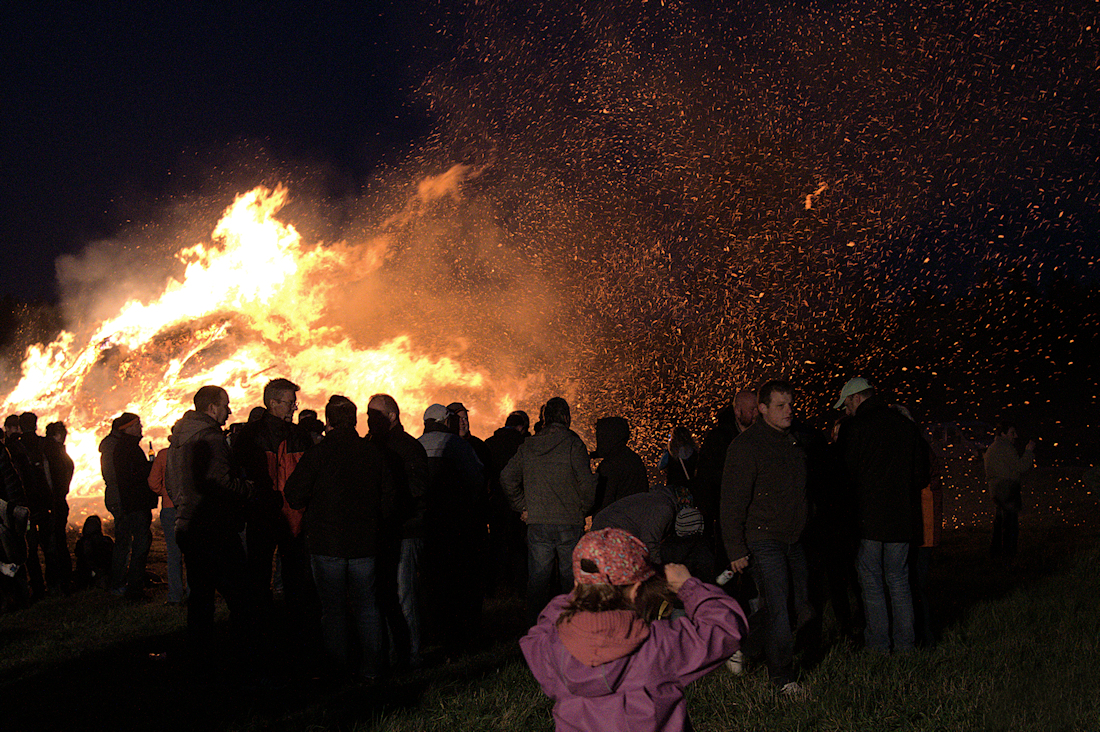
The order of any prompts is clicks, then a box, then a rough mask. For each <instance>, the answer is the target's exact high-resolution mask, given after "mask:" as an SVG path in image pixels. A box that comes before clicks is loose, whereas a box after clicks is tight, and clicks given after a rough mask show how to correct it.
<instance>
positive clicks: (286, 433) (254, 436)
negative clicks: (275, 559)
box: [232, 411, 313, 536]
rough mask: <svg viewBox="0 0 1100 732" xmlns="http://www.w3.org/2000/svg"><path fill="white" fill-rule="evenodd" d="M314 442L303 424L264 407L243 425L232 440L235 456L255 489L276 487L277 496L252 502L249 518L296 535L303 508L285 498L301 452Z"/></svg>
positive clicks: (260, 490) (261, 491)
mask: <svg viewBox="0 0 1100 732" xmlns="http://www.w3.org/2000/svg"><path fill="white" fill-rule="evenodd" d="M312 446H313V440H312V439H311V438H310V437H309V435H308V434H307V431H306V430H305V428H303V427H302V426H301V425H295V424H293V423H291V422H287V421H286V420H284V419H279V418H278V417H276V416H275V415H273V414H271V412H268V411H265V412H264V414H263V417H261V418H260V419H258V420H256V421H255V422H248V423H246V424H245V425H244V426H243V427H241V429H240V432H238V433H237V436H236V437H235V438H234V440H233V448H232V454H233V459H234V460H235V461H236V463H237V464H238V465H240V466H241V468H242V469H243V470H244V475H245V477H246V478H248V479H249V480H250V481H252V483H253V484H254V485H255V486H256V490H257V491H259V492H260V493H261V495H262V494H263V492H264V491H274V492H276V493H278V494H280V495H278V496H264V497H263V500H261V501H258V502H257V503H255V504H253V506H252V508H251V510H250V514H249V518H248V520H249V521H250V522H251V521H262V522H265V523H266V524H268V525H270V526H271V527H274V528H276V529H282V530H284V531H285V530H286V529H288V528H289V530H290V532H291V534H293V535H294V536H297V535H298V534H299V533H301V529H302V512H301V511H296V510H294V509H293V508H291V507H290V505H289V504H288V503H287V502H286V501H285V500H283V496H282V492H283V488H284V487H285V486H286V481H287V478H289V477H290V474H291V473H293V472H294V467H295V466H296V465H297V464H298V461H299V460H301V459H302V455H303V454H304V453H305V452H306V450H308V449H309V448H310V447H312Z"/></svg>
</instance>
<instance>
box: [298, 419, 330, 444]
mask: <svg viewBox="0 0 1100 732" xmlns="http://www.w3.org/2000/svg"><path fill="white" fill-rule="evenodd" d="M298 427H299V428H300V429H303V430H305V433H306V434H307V435H309V439H310V441H311V442H312V443H313V444H314V445H316V444H317V443H318V442H320V441H321V440H322V439H324V437H325V423H324V422H322V421H321V420H319V419H317V418H316V417H306V418H305V419H299V420H298Z"/></svg>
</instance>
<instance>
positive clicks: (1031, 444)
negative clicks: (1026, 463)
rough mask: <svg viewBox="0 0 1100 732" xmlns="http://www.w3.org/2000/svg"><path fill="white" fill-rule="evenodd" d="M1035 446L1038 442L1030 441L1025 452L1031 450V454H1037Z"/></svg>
mask: <svg viewBox="0 0 1100 732" xmlns="http://www.w3.org/2000/svg"><path fill="white" fill-rule="evenodd" d="M1035 445H1036V442H1035V440H1030V441H1029V442H1028V443H1027V447H1025V448H1024V449H1025V450H1030V451H1031V452H1035Z"/></svg>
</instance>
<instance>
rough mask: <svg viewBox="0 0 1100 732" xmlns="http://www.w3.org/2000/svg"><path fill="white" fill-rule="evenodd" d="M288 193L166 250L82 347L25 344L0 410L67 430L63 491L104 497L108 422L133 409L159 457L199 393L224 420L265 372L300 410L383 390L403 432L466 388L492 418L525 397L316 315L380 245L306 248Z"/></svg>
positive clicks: (63, 338)
mask: <svg viewBox="0 0 1100 732" xmlns="http://www.w3.org/2000/svg"><path fill="white" fill-rule="evenodd" d="M287 195H288V194H287V190H286V189H285V188H282V187H279V188H276V189H275V190H270V189H266V188H262V187H260V188H256V189H254V190H252V191H250V192H248V193H245V194H243V195H240V196H238V197H237V199H236V201H235V202H234V203H233V204H232V206H230V207H229V208H228V210H227V211H226V212H225V215H224V217H223V218H222V220H221V221H220V223H219V224H218V225H217V227H216V228H215V230H214V232H213V236H212V242H211V243H208V244H196V245H195V246H192V247H189V248H186V249H183V250H182V251H180V252H178V253H177V255H176V256H177V258H178V259H179V260H180V262H181V263H182V264H183V265H185V270H184V274H183V276H182V278H171V279H169V281H168V282H167V284H166V285H165V286H164V287H163V290H162V291H161V292H160V294H159V295H158V296H156V297H154V298H151V299H148V300H145V301H139V300H130V301H129V302H127V303H126V304H125V306H124V307H122V309H121V310H120V311H119V312H118V314H117V315H116V316H114V317H112V318H109V319H107V320H104V321H102V322H101V323H98V324H97V326H96V327H95V328H94V329H93V333H92V334H91V336H90V337H88V338H87V339H86V340H82V339H78V337H77V336H76V335H75V334H74V333H70V332H63V333H61V334H60V336H58V338H57V339H56V340H55V341H54V342H53V343H50V344H49V345H37V346H32V347H31V348H29V349H28V351H27V354H26V358H25V360H24V363H23V376H22V379H21V380H20V381H19V383H18V385H17V386H16V387H15V388H14V389H13V390H12V392H11V393H10V394H8V396H7V397H6V398H5V399H4V403H3V410H4V413H5V414H9V413H12V412H22V411H33V412H35V413H37V414H38V416H39V423H40V424H45V423H47V422H50V421H53V420H63V421H64V422H65V423H66V424H67V425H68V427H69V441H68V449H69V452H70V454H71V455H72V456H73V459H74V460H75V461H76V466H77V467H76V475H75V478H74V480H73V494H75V495H77V496H85V497H90V496H95V495H98V494H99V493H101V492H102V479H101V477H100V469H99V455H98V450H97V446H98V443H99V440H100V439H102V437H103V435H104V434H105V433H106V432H107V430H108V428H109V424H110V420H111V418H112V417H114V416H116V415H117V414H119V413H120V412H122V411H130V412H135V413H137V414H140V415H141V416H142V419H143V422H144V423H145V425H146V428H145V439H146V440H147V441H151V442H152V443H153V446H154V447H155V448H157V449H159V448H161V447H164V446H166V444H167V435H168V429H169V428H170V426H171V424H172V423H173V422H174V421H175V420H176V419H177V418H178V417H179V416H180V415H181V414H182V413H183V412H184V411H185V410H186V409H188V408H190V406H191V403H190V400H191V397H192V395H193V394H194V393H195V391H196V390H197V389H198V388H199V387H201V386H203V385H204V384H218V385H221V386H223V387H225V389H226V390H227V391H228V392H229V395H230V403H231V406H232V407H233V408H234V409H235V410H236V411H237V414H236V416H235V417H234V418H233V421H239V420H243V419H244V417H245V415H246V413H247V410H248V409H249V408H251V407H252V406H255V405H258V404H261V403H262V399H261V394H262V390H263V386H264V384H265V383H266V382H267V381H268V380H269V379H271V378H274V377H276V376H286V377H288V378H291V379H293V380H294V381H296V382H298V383H299V384H300V385H301V386H302V387H303V391H302V393H301V395H300V397H301V400H302V402H303V405H305V406H314V407H318V408H319V407H321V406H322V405H323V404H324V401H325V399H327V396H328V395H329V394H333V393H340V394H345V395H347V396H348V397H350V398H351V399H352V400H354V401H355V402H357V403H358V404H359V405H360V408H361V409H365V406H366V403H367V400H368V398H369V396H370V395H371V394H373V393H377V392H386V393H390V394H392V395H393V396H394V397H395V398H396V399H397V400H398V403H399V404H401V405H402V408H403V411H404V412H405V414H406V415H408V416H407V417H406V420H405V421H406V422H407V423H408V424H410V426H415V425H417V424H418V423H419V416H420V414H421V413H422V411H423V409H424V407H425V406H427V404H429V403H431V402H433V401H439V400H447V399H448V398H463V397H465V398H468V397H469V395H470V394H471V393H477V394H479V395H480V399H479V402H478V403H479V404H480V405H481V415H480V417H481V419H482V420H483V421H485V424H490V423H495V422H496V421H497V420H498V419H502V417H503V415H504V414H506V413H507V412H508V411H509V410H510V409H512V408H513V405H514V404H515V402H516V401H517V400H518V399H520V398H522V397H523V396H524V393H523V392H524V389H525V385H526V382H524V381H522V380H513V381H510V380H508V379H499V378H493V379H492V382H493V385H492V387H490V386H489V376H488V375H487V373H485V372H483V371H482V370H480V369H479V368H478V367H476V366H473V367H468V366H466V365H464V364H463V363H461V362H460V360H459V358H460V354H458V353H455V354H453V355H427V354H424V353H422V352H420V351H419V346H418V343H417V341H416V340H415V337H414V336H411V335H397V336H395V337H392V338H388V339H386V340H383V341H382V342H380V343H377V344H375V345H374V346H371V347H365V346H363V345H362V344H361V343H360V342H359V341H358V340H357V337H356V335H355V334H352V333H349V332H347V331H346V330H345V329H344V328H342V327H341V326H339V325H333V324H332V322H333V320H334V319H333V318H331V317H330V316H329V313H328V311H327V306H328V305H329V304H330V303H331V302H332V301H333V299H334V298H337V297H339V296H341V295H343V296H345V297H346V293H344V289H345V288H347V287H348V286H349V283H355V282H359V281H361V280H362V279H363V278H365V277H367V276H369V275H370V274H371V273H373V272H375V271H376V270H377V269H378V268H379V267H381V266H382V264H383V261H384V255H385V249H386V246H387V241H386V240H385V239H378V240H375V241H373V242H371V243H369V244H368V245H364V246H349V245H344V244H337V245H328V246H323V245H308V244H306V243H304V242H303V241H302V239H301V237H300V236H299V234H298V232H297V231H296V230H295V229H294V227H293V226H290V225H287V224H284V223H282V222H280V221H279V220H277V219H276V218H275V216H276V214H277V213H278V212H279V210H280V209H281V208H282V207H283V206H284V204H285V203H286V202H287ZM363 306H364V307H365V306H366V304H363ZM501 423H502V422H501ZM360 428H361V429H365V420H361V424H360Z"/></svg>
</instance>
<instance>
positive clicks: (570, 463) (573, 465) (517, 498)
mask: <svg viewBox="0 0 1100 732" xmlns="http://www.w3.org/2000/svg"><path fill="white" fill-rule="evenodd" d="M500 485H501V487H502V488H503V489H504V494H505V495H506V496H508V501H509V503H511V504H512V509H513V510H516V511H519V512H521V513H522V512H523V511H527V523H528V525H530V524H562V525H567V526H583V525H584V517H585V515H587V513H588V511H589V510H591V508H592V504H593V502H594V501H595V498H596V479H595V476H594V475H593V474H592V469H591V467H590V464H589V458H588V450H587V449H586V448H585V446H584V442H582V441H581V438H580V437H578V436H577V433H575V432H573V431H572V430H571V429H569V428H568V427H566V426H565V425H561V424H549V425H547V426H546V427H545V428H543V430H542V432H540V433H538V434H537V435H532V436H531V437H528V438H527V439H526V440H525V441H524V443H523V444H522V445H520V446H519V449H518V450H516V454H515V456H514V457H513V458H512V459H511V460H509V461H508V464H507V465H506V466H505V467H504V470H503V471H501V473H500Z"/></svg>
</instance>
